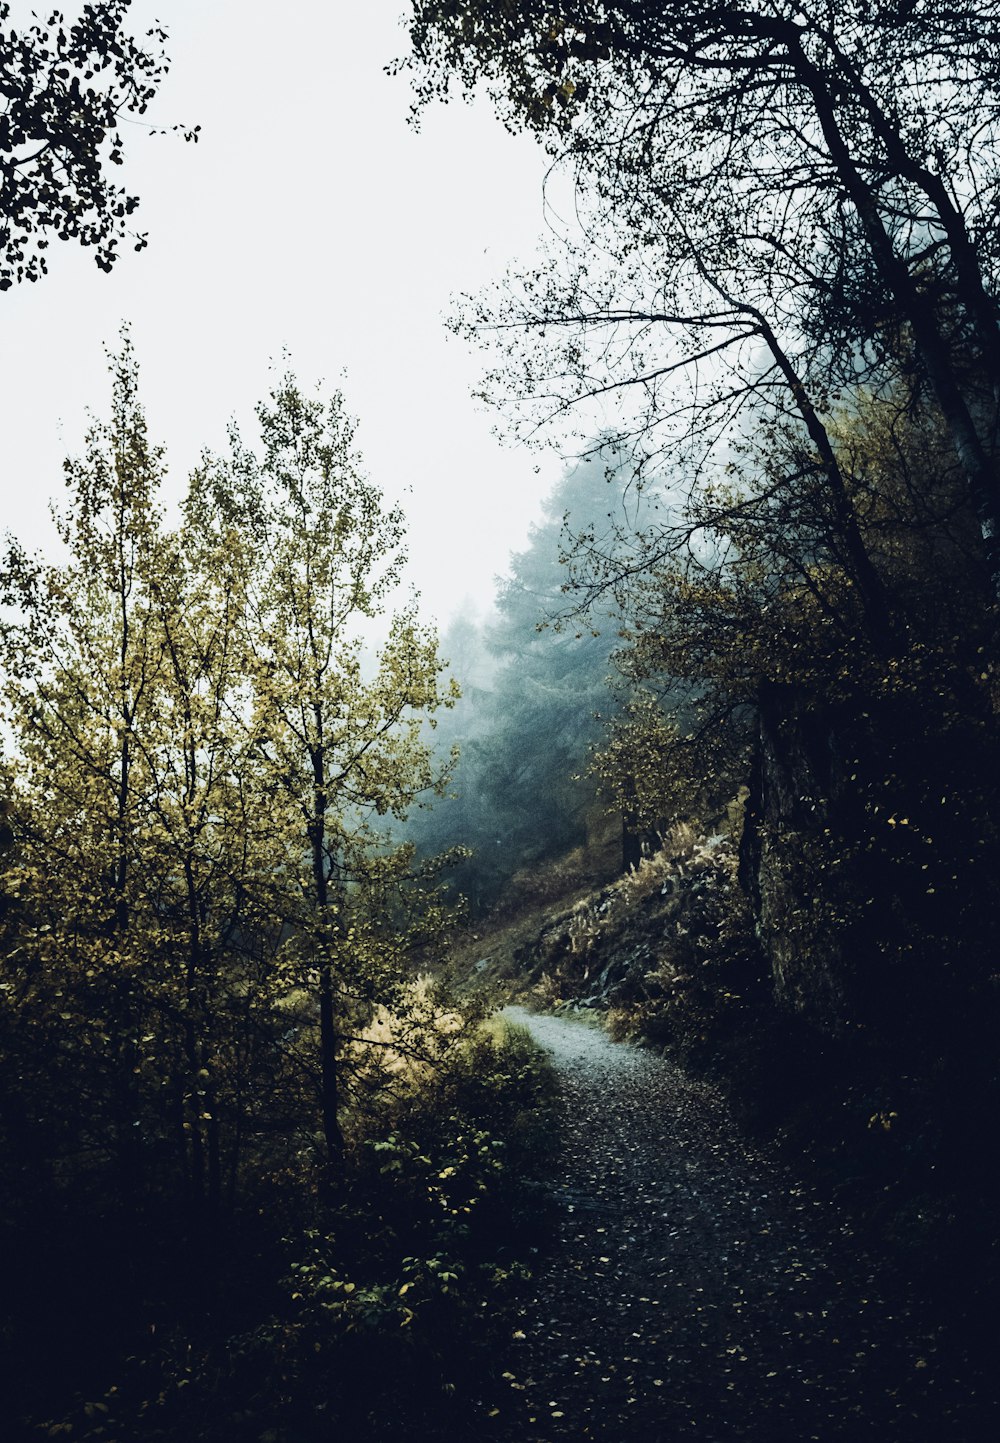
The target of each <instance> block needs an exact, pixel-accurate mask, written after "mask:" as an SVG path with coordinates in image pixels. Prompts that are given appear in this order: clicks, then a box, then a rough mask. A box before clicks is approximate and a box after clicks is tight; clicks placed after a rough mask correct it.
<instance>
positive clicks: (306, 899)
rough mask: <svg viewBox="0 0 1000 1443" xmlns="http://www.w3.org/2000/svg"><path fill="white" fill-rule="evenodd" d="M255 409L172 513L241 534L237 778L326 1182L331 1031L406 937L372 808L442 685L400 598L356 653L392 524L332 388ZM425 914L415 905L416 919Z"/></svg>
mask: <svg viewBox="0 0 1000 1443" xmlns="http://www.w3.org/2000/svg"><path fill="white" fill-rule="evenodd" d="M257 415H258V419H259V422H260V426H261V432H262V437H263V451H262V454H261V456H260V457H259V458H258V457H257V456H255V455H254V454H253V453H252V452H251V451H250V450H249V449H248V448H247V447H246V446H245V445H244V444H243V442H242V441H241V440H240V438H239V436H238V435H237V434H236V433H234V434H233V438H232V453H231V455H230V456H229V457H227V458H225V459H224V460H217V461H214V462H210V463H208V464H207V465H206V467H205V468H204V470H203V471H202V473H201V474H200V476H198V477H196V478H195V481H194V486H193V490H192V495H191V498H190V500H189V503H188V517H189V521H190V522H191V523H192V524H194V523H195V522H196V521H197V520H198V519H199V518H200V522H201V524H203V525H208V526H214V525H218V524H219V520H218V519H219V518H222V521H223V523H224V524H225V523H226V521H227V519H229V520H232V521H235V522H236V523H237V525H238V529H239V531H240V532H241V534H242V535H243V537H244V538H245V543H246V544H245V548H244V551H243V564H244V565H245V566H246V568H247V576H246V591H245V598H246V599H245V611H244V620H243V628H244V631H243V641H244V648H245V657H246V661H245V664H246V667H247V677H248V686H249V692H248V710H247V715H246V719H245V726H246V735H247V739H248V745H249V748H250V751H251V752H252V757H253V771H252V779H253V780H252V786H253V788H254V791H255V795H256V796H257V797H258V799H260V800H261V801H264V802H265V805H266V806H267V810H268V823H269V827H270V830H271V835H272V845H273V862H272V877H273V881H274V885H275V887H276V889H277V891H278V893H279V896H280V903H279V905H280V910H281V915H282V918H283V922H284V925H285V927H286V929H287V930H288V935H287V940H286V944H285V949H284V951H285V957H286V960H287V961H288V964H289V967H290V969H291V972H290V975H291V976H294V977H295V979H296V981H297V983H298V985H299V986H303V987H305V988H307V989H308V992H309V994H310V995H311V996H314V997H315V998H316V1002H317V1006H318V1015H319V1040H318V1048H319V1075H318V1078H317V1095H318V1099H319V1106H320V1113H321V1118H322V1134H323V1140H324V1146H325V1155H326V1164H327V1175H328V1178H330V1179H333V1180H335V1179H336V1178H337V1176H339V1174H340V1172H341V1170H342V1167H343V1155H344V1139H343V1134H342V1130H341V1125H340V1110H341V1105H342V1088H343V1081H344V1077H343V1074H344V1071H345V1069H346V1068H347V1065H348V1059H349V1044H350V1043H351V1042H352V1041H355V1040H357V1034H358V1033H359V1032H360V1031H361V1030H362V1029H363V1027H364V1026H365V1025H366V1024H367V1022H369V1021H370V1019H371V1016H372V1013H373V1011H374V1009H375V1008H377V1007H380V1006H381V1007H386V1006H391V1005H392V1004H393V1003H394V1002H399V1001H400V1000H401V997H402V992H403V988H404V983H405V981H406V980H407V977H406V972H405V960H406V955H407V950H408V942H410V941H412V939H411V938H408V936H407V925H406V923H405V921H402V920H401V917H400V913H399V911H398V909H396V910H394V907H393V901H392V899H393V896H394V895H395V897H397V898H399V897H400V895H401V894H402V893H405V892H406V890H407V886H408V877H409V874H408V861H409V858H410V855H411V853H410V850H409V849H404V850H403V851H399V850H397V851H395V852H394V851H392V850H391V849H390V848H388V847H387V845H386V844H385V842H384V840H383V838H382V837H381V834H380V832H379V828H378V822H377V819H378V818H382V817H385V818H387V817H393V818H396V819H402V818H403V816H405V814H406V812H407V810H408V809H409V808H410V806H411V805H412V804H413V803H414V802H415V801H416V799H417V798H419V797H420V796H421V795H422V794H425V793H432V792H435V791H440V790H441V789H442V787H443V786H444V784H445V780H446V772H447V768H446V767H445V768H441V769H437V768H435V767H434V765H433V764H432V759H431V751H430V748H429V746H428V745H427V743H426V741H425V739H424V735H423V727H424V725H425V721H426V720H427V719H428V718H430V719H433V716H434V713H435V712H436V711H437V710H438V708H440V707H442V706H449V705H451V704H452V702H453V701H454V699H455V697H456V696H457V689H456V688H455V686H454V684H452V685H451V686H450V687H449V686H448V685H445V684H443V683H442V681H441V673H442V671H443V664H442V662H441V661H440V660H439V658H438V654H437V638H436V634H435V633H434V631H433V630H432V629H431V628H428V627H426V626H423V625H421V624H420V622H419V620H418V618H417V613H416V607H415V603H414V602H412V601H411V602H410V603H408V604H407V605H406V606H404V607H403V608H402V609H401V610H399V611H398V612H396V613H395V614H394V615H392V616H391V618H390V619H389V624H388V632H387V635H386V638H385V640H384V641H383V642H382V644H381V646H380V647H379V648H378V649H377V651H376V652H375V654H374V655H372V654H370V653H368V652H366V639H367V638H366V632H367V633H368V636H370V630H371V625H372V623H374V622H376V621H377V620H378V619H379V618H381V617H383V616H384V615H385V612H386V607H387V604H388V598H389V597H390V596H391V594H392V593H393V591H394V589H395V588H396V587H397V585H398V583H399V579H400V575H401V568H402V565H403V562H404V559H405V556H404V551H403V545H402V543H403V522H402V515H401V512H400V511H399V509H398V508H397V507H392V508H388V509H387V508H385V507H384V506H383V502H382V498H381V496H380V494H379V492H378V490H377V488H376V487H375V486H374V485H373V484H372V483H371V482H370V481H368V480H367V479H366V478H365V477H364V475H363V474H362V471H361V469H360V461H359V458H358V456H357V455H356V453H355V451H354V445H353V436H354V427H353V423H352V422H351V421H350V419H349V418H348V416H347V415H346V412H345V410H344V403H343V398H342V397H341V396H340V395H339V394H337V395H335V396H334V397H333V398H332V399H331V400H330V402H329V403H326V404H324V403H323V402H321V401H320V400H318V399H314V398H310V397H307V396H304V395H303V394H302V392H301V391H300V390H299V388H298V386H297V384H296V383H295V381H294V378H292V377H290V376H289V377H286V378H285V380H284V381H283V383H282V384H281V385H280V386H279V387H278V389H276V390H275V392H274V393H273V394H272V396H271V398H270V401H269V403H267V404H264V405H262V406H260V407H259V408H258V412H257ZM265 799H266V800H265ZM433 915H434V909H433V905H432V906H431V907H430V911H429V914H428V915H427V916H425V917H424V918H423V919H421V920H420V921H419V922H418V924H417V925H418V930H419V929H421V928H423V929H426V928H427V927H428V926H430V925H431V921H432V918H433ZM410 925H412V918H411V921H410Z"/></svg>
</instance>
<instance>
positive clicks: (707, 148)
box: [409, 0, 1000, 634]
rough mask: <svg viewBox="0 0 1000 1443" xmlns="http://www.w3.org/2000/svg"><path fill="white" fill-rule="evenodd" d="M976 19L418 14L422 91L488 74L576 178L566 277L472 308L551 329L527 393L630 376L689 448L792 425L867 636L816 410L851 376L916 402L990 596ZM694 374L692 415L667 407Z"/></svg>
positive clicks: (991, 353)
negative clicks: (546, 353)
mask: <svg viewBox="0 0 1000 1443" xmlns="http://www.w3.org/2000/svg"><path fill="white" fill-rule="evenodd" d="M992 24H993V22H992V21H991V20H990V19H989V18H986V19H984V17H983V15H982V13H981V7H979V6H976V5H972V4H971V3H962V4H959V5H957V6H956V5H951V6H944V5H938V4H936V3H928V4H923V5H917V6H914V5H911V6H907V7H902V6H899V5H898V4H896V3H886V4H883V5H876V6H874V7H873V6H871V5H869V4H861V3H858V4H849V5H847V6H840V7H838V9H837V13H836V15H833V14H832V13H831V12H830V11H829V10H828V7H826V6H822V5H819V4H816V5H813V4H807V5H805V6H803V5H800V4H791V3H789V4H785V3H778V4H772V3H770V0H768V3H758V0H744V3H741V4H718V3H705V0H682V3H680V4H676V5H669V6H659V7H655V8H651V7H649V6H647V5H642V4H635V3H631V0H627V3H619V4H613V5H603V4H602V5H597V4H590V3H587V0H567V3H547V0H539V3H532V4H528V5H524V6H518V7H516V8H514V9H512V8H511V7H510V6H508V5H506V4H502V3H497V4H488V5H478V4H477V5H472V4H458V5H455V4H450V3H448V4H445V3H437V0H431V3H425V0H418V3H415V4H414V6H413V18H412V21H411V37H412V42H413V58H412V59H411V61H410V62H409V64H410V66H411V68H412V69H413V70H414V72H415V74H416V83H417V93H418V101H420V102H426V101H427V100H429V99H431V98H433V97H435V96H441V95H446V94H447V93H448V90H449V87H450V85H451V84H452V83H453V81H454V80H455V79H456V78H457V79H458V81H459V83H460V84H462V85H464V86H466V87H471V86H473V85H474V84H476V83H477V82H478V81H479V80H480V79H483V80H485V82H486V83H487V85H488V86H489V88H490V89H491V92H492V94H493V96H494V98H495V100H496V102H497V104H498V106H499V107H500V109H501V113H502V114H503V115H504V118H505V119H506V120H507V123H508V124H510V125H512V126H525V127H528V128H531V129H533V130H535V131H536V132H537V133H538V134H539V135H540V136H542V137H543V138H544V140H545V141H546V143H547V144H548V145H549V147H550V149H551V150H552V152H553V154H554V155H555V156H557V157H559V158H561V159H564V160H565V162H566V163H567V165H568V166H569V167H570V169H571V171H572V172H573V174H574V176H575V178H576V181H577V184H578V198H579V200H580V202H581V207H582V211H583V217H584V235H583V237H582V238H581V241H580V243H579V244H578V245H577V246H576V247H575V249H574V250H571V252H570V255H569V267H568V271H567V273H566V274H565V275H564V276H563V277H562V278H561V279H559V278H557V279H555V280H553V279H552V273H551V267H546V266H542V267H540V268H539V269H538V270H536V271H535V272H534V273H532V274H530V275H529V276H527V277H526V278H525V280H524V284H523V288H522V293H521V297H522V298H521V300H520V302H518V303H517V304H515V305H514V306H513V307H511V308H508V309H507V310H506V311H504V310H503V309H502V308H501V310H500V311H499V313H498V312H497V310H496V309H495V308H494V309H493V310H492V311H491V310H490V308H486V309H485V310H481V311H479V312H478V313H477V312H473V314H472V316H471V319H470V324H471V325H472V326H473V327H478V326H481V325H483V324H489V323H490V322H491V321H496V320H498V319H499V320H500V321H501V322H502V323H503V326H506V327H508V328H509V326H510V325H511V324H512V323H513V322H515V321H516V320H518V319H519V320H520V321H521V323H522V324H523V325H526V326H528V327H529V328H531V329H534V330H535V331H537V332H538V333H540V334H546V335H547V337H548V339H549V340H550V341H551V339H552V337H553V336H559V335H560V334H562V335H563V336H565V337H566V339H565V341H564V343H563V344H562V345H561V346H559V345H558V344H556V345H554V346H553V352H557V353H558V354H557V356H556V355H553V356H552V357H551V358H550V359H549V360H548V361H547V362H543V363H542V364H541V365H539V363H538V362H537V360H536V361H532V362H529V363H528V364H527V365H526V366H525V367H524V374H523V379H522V383H521V388H520V389H521V394H522V395H523V394H527V393H528V392H529V391H530V392H531V393H532V394H533V396H534V397H535V399H536V400H538V399H542V400H543V401H545V402H547V404H548V407H549V409H550V410H554V411H556V412H561V411H562V410H563V409H564V408H565V407H566V406H567V405H569V404H572V403H573V402H574V401H575V400H578V399H579V398H580V396H582V395H588V394H594V393H595V392H602V391H607V390H613V389H618V390H621V389H622V388H623V387H627V386H633V387H636V388H638V389H639V390H640V391H641V393H642V395H643V397H644V398H645V401H646V403H647V404H646V409H645V411H644V412H643V413H642V416H641V417H640V419H639V420H638V421H637V422H636V425H637V427H638V428H639V430H640V431H642V432H644V433H645V435H646V437H647V438H648V436H649V434H650V433H651V432H652V431H653V430H654V429H655V428H656V427H660V428H661V429H662V428H663V426H664V422H665V421H668V420H671V419H672V420H674V421H678V422H686V423H687V427H688V429H687V436H688V438H689V439H692V440H697V441H703V440H704V439H705V436H706V434H707V433H708V432H709V431H710V430H712V424H711V423H712V421H713V417H714V422H715V423H716V429H715V430H714V434H715V435H718V434H719V432H718V429H717V428H718V427H721V428H723V429H725V428H726V427H731V425H732V422H733V420H734V418H735V417H736V416H738V415H739V414H740V412H745V411H746V408H747V406H758V419H759V414H760V413H759V404H758V403H759V402H760V401H761V400H762V399H763V400H768V401H770V402H771V403H772V407H773V411H774V412H777V413H778V414H781V412H782V411H786V412H787V413H788V414H789V415H794V416H795V417H796V424H797V426H798V428H799V429H800V430H803V431H804V432H805V433H806V434H807V436H808V439H809V442H810V445H811V447H812V449H813V450H814V451H815V452H816V453H817V467H818V470H819V471H820V473H821V474H822V475H823V476H824V477H825V479H826V483H827V486H828V488H829V489H830V492H831V495H834V496H835V498H836V501H837V505H838V506H839V509H840V512H841V517H840V527H841V532H842V536H843V539H844V540H845V542H847V543H848V544H849V545H850V546H851V549H852V552H853V569H854V572H855V580H856V584H857V585H859V586H860V587H861V588H862V590H863V591H865V590H867V592H868V593H869V595H868V597H867V603H868V610H869V613H870V615H871V616H872V617H873V620H874V624H875V627H876V629H880V630H882V631H883V633H884V634H885V633H887V632H888V630H889V627H888V624H887V623H888V619H887V618H885V617H883V616H881V615H879V613H880V611H881V610H882V608H883V598H882V596H881V594H880V587H879V583H878V576H877V571H876V570H875V569H874V568H872V567H870V566H869V564H868V558H867V557H866V556H865V554H864V552H863V548H861V547H860V545H859V536H858V528H857V521H856V517H855V516H854V515H853V514H852V511H851V508H850V507H849V505H847V497H846V493H845V491H844V488H843V486H842V484H841V478H840V476H839V474H838V471H837V467H836V465H835V451H834V448H833V447H832V446H830V444H829V439H828V438H827V437H825V436H824V424H823V419H822V417H823V413H824V411H825V409H826V406H825V401H826V398H827V397H828V395H829V392H830V388H831V386H833V387H836V386H837V385H842V384H844V383H845V381H848V382H852V381H856V380H857V379H858V378H859V376H863V375H864V373H865V370H866V369H867V372H868V375H869V378H870V380H871V381H872V382H873V384H881V383H883V382H884V380H885V377H886V372H887V371H888V372H889V374H890V376H891V375H892V374H894V373H895V374H897V375H898V372H899V368H900V366H901V365H902V367H903V368H904V369H907V370H909V371H910V372H913V371H914V370H915V371H916V372H917V373H918V374H919V376H920V377H921V380H922V382H923V384H924V385H925V386H926V387H927V389H928V390H929V392H930V394H931V395H932V396H933V398H934V401H935V404H936V406H937V407H938V408H939V410H940V413H941V416H942V418H943V420H944V424H945V427H946V433H947V435H948V437H949V441H950V445H951V447H952V449H953V451H954V454H955V456H956V458H957V459H958V461H959V463H960V465H961V468H962V471H963V473H964V476H965V478H966V484H967V487H968V495H969V501H970V504H971V506H972V507H973V508H974V509H975V512H976V514H977V516H978V519H979V524H980V528H981V532H982V537H983V553H984V558H985V562H984V564H985V570H986V573H987V575H988V576H989V578H990V580H991V584H992V591H993V593H994V594H995V593H996V590H997V586H998V583H1000V546H998V542H997V540H996V537H997V535H998V532H1000V526H998V521H1000V483H998V475H997V458H996V446H995V435H996V428H997V422H998V403H1000V337H998V332H997V312H996V304H995V299H994V297H995V291H996V281H997V277H996V274H995V270H996V256H995V248H994V246H993V244H992V237H993V235H994V234H995V230H996V226H995V196H996V180H997V171H996V159H995V157H996V144H995V141H996V135H997V127H998V120H1000V114H998V81H1000V74H998V72H997V70H996V66H995V58H994V57H995V43H994V42H995V38H996V37H995V34H994V33H993V31H992V29H991V25H992ZM602 251H603V252H605V253H606V263H605V264H604V265H602ZM503 326H502V327H501V334H503ZM661 333H662V334H661ZM515 344H516V342H515ZM723 362H725V363H726V364H725V365H723ZM692 363H696V364H697V366H698V375H697V382H696V386H697V389H696V391H694V390H693V391H692V395H691V398H690V401H689V403H687V404H682V403H679V402H677V401H676V399H675V398H672V397H669V395H668V394H667V395H666V398H665V393H669V389H670V388H671V387H673V386H674V385H675V384H676V380H677V377H678V375H679V373H680V372H681V371H682V370H683V369H684V368H686V367H688V366H690V365H691V364H692ZM712 366H714V367H715V368H716V370H715V379H713V376H712V373H711V367H712ZM706 367H709V373H708V377H707V384H706ZM676 445H677V438H676V435H670V436H669V437H667V438H666V439H664V440H663V441H662V442H661V447H663V446H668V447H671V448H675V447H676Z"/></svg>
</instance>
